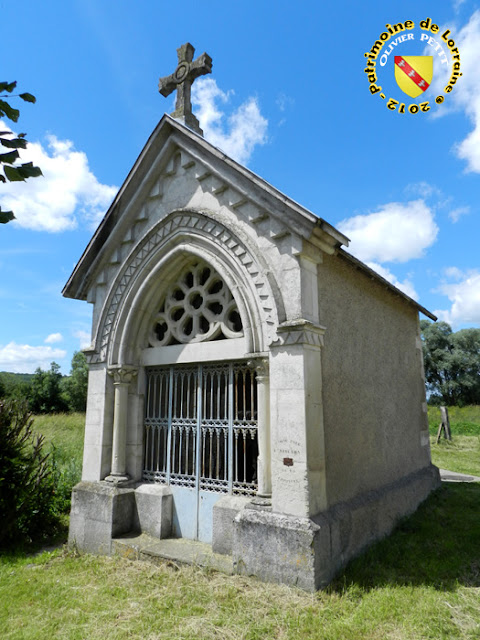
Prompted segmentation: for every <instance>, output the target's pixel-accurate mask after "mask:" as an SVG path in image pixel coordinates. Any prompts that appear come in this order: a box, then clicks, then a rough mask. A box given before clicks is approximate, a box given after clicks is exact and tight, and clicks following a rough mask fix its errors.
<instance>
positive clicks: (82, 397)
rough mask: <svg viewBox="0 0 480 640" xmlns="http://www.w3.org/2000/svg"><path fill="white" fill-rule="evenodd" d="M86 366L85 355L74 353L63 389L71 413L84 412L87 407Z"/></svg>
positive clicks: (78, 352)
mask: <svg viewBox="0 0 480 640" xmlns="http://www.w3.org/2000/svg"><path fill="white" fill-rule="evenodd" d="M87 386H88V365H87V359H86V357H85V354H84V353H83V352H82V351H75V353H74V354H73V358H72V368H71V370H70V377H69V378H65V379H64V383H63V388H64V393H65V396H66V399H67V402H68V406H69V408H70V409H71V410H72V411H85V408H86V406H87Z"/></svg>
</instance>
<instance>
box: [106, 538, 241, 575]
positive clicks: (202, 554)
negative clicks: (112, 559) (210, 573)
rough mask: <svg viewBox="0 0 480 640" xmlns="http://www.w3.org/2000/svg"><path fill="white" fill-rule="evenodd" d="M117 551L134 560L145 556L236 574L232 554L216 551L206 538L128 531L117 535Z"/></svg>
mask: <svg viewBox="0 0 480 640" xmlns="http://www.w3.org/2000/svg"><path fill="white" fill-rule="evenodd" d="M112 542H113V552H114V553H115V554H116V555H119V556H121V557H123V558H128V559H130V560H144V561H148V562H152V563H153V564H160V563H163V562H170V563H174V564H180V565H181V564H188V565H194V566H199V567H205V568H208V569H214V570H215V571H220V572H222V573H226V574H229V575H232V574H233V572H234V571H233V559H232V557H231V556H225V555H221V554H220V553H214V552H213V551H212V547H211V545H209V544H206V543H205V542H198V541H197V540H187V539H186V538H166V539H164V540H160V539H158V538H154V537H152V536H149V535H148V534H146V533H127V534H125V535H123V536H120V537H118V538H114V539H113V540H112Z"/></svg>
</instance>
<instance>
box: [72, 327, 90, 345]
mask: <svg viewBox="0 0 480 640" xmlns="http://www.w3.org/2000/svg"><path fill="white" fill-rule="evenodd" d="M73 335H74V337H75V338H78V339H79V341H80V349H86V348H87V347H89V346H90V344H91V342H92V338H91V336H90V332H89V331H83V330H82V329H79V330H78V331H74V332H73Z"/></svg>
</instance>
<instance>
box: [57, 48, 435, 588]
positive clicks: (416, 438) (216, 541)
mask: <svg viewBox="0 0 480 640" xmlns="http://www.w3.org/2000/svg"><path fill="white" fill-rule="evenodd" d="M193 52H194V50H193V47H191V45H188V44H187V45H183V47H180V49H179V50H178V57H179V63H178V66H177V69H176V71H175V73H174V74H172V76H169V77H167V78H162V79H161V80H160V92H161V93H162V94H163V95H168V94H169V93H170V92H171V91H173V90H174V89H177V104H176V110H175V111H174V113H173V114H172V116H168V115H164V116H163V118H162V119H161V120H160V122H159V124H158V125H157V127H156V128H155V130H154V131H153V133H152V135H151V136H150V138H149V140H148V141H147V143H146V145H145V147H144V149H143V151H142V152H141V154H140V156H139V157H138V159H137V160H136V162H135V164H134V166H133V168H132V169H131V171H130V173H129V175H128V176H127V178H126V180H125V182H124V184H123V185H122V187H121V188H120V190H119V192H118V194H117V196H116V198H115V200H114V201H113V203H112V205H111V207H110V208H109V210H108V211H107V213H106V215H105V217H104V219H103V221H102V222H101V224H100V226H99V227H98V229H97V231H96V232H95V234H94V235H93V238H92V239H91V241H90V243H89V245H88V247H87V248H86V250H85V252H84V254H83V255H82V257H81V259H80V261H79V262H78V264H77V266H76V267H75V270H74V272H73V273H72V275H71V277H70V279H69V280H68V283H67V284H66V286H65V289H64V292H63V293H64V295H65V296H66V297H69V298H76V299H78V300H86V301H87V302H89V303H91V304H92V305H93V326H92V343H91V346H90V347H89V348H88V349H87V350H86V355H87V359H88V362H89V386H88V404H87V415H86V427H85V449H84V463H83V475H82V481H81V482H80V483H79V484H78V485H77V486H76V487H75V488H74V491H73V500H72V512H71V524H70V536H69V540H70V543H71V544H75V545H76V547H77V548H78V549H79V550H83V551H89V552H94V553H106V554H109V553H112V552H113V550H114V542H115V539H116V538H119V537H121V536H122V535H124V534H130V535H132V532H137V533H139V534H145V535H148V536H151V538H152V539H157V540H158V539H167V538H187V539H189V540H198V541H201V542H204V543H208V544H210V545H211V547H212V549H213V552H215V553H219V554H225V555H227V556H230V557H231V560H232V563H233V564H232V566H233V568H234V571H236V572H238V573H243V574H247V575H256V576H258V577H260V578H262V579H265V580H271V581H277V582H285V583H287V584H292V585H298V586H300V587H302V588H304V589H307V590H315V589H318V588H320V587H322V586H325V585H326V584H328V582H329V581H330V580H331V579H332V578H333V576H334V575H335V573H336V572H338V570H339V569H340V568H341V567H342V566H344V565H345V564H346V562H347V561H348V560H349V559H350V558H352V557H353V556H355V555H357V554H358V553H359V552H360V551H361V550H362V549H364V548H365V547H366V546H367V545H368V544H369V543H371V542H372V541H373V540H375V539H378V538H380V537H382V536H385V535H386V534H388V533H389V532H390V531H391V530H392V528H393V527H394V525H395V523H396V521H397V520H398V519H399V518H400V517H402V516H404V515H406V514H408V513H411V512H413V511H414V510H415V509H416V508H417V506H418V505H419V503H420V502H422V501H423V500H424V499H425V498H426V497H427V496H428V494H429V493H430V491H432V490H433V489H434V488H436V487H437V486H438V484H439V475H438V470H437V469H436V467H434V466H432V464H431V461H430V448H429V434H428V422H427V405H426V399H425V385H424V377H423V361H422V345H421V340H420V331H419V318H418V315H419V312H421V313H423V314H424V315H426V316H428V317H429V318H432V319H435V318H434V316H432V314H430V313H429V312H428V311H427V310H426V309H424V308H423V307H421V306H419V305H418V304H417V303H416V302H415V301H413V300H412V299H410V298H409V297H408V296H406V295H405V294H404V293H402V292H401V291H399V290H398V289H396V288H395V287H394V286H393V285H391V284H390V283H389V282H387V281H386V280H384V279H383V278H382V277H380V276H379V275H378V274H376V273H375V272H374V271H372V270H371V269H370V268H368V267H367V266H366V265H365V264H363V263H362V262H360V261H359V260H357V259H356V258H354V257H353V256H352V255H350V254H349V253H347V252H346V250H345V248H346V247H348V239H347V238H346V237H345V236H344V235H343V234H342V233H340V232H339V231H337V230H336V229H335V228H334V227H333V226H331V225H330V224H328V222H326V221H325V220H324V219H323V218H321V217H319V216H318V215H316V214H314V213H311V212H310V211H308V210H306V209H304V208H303V207H302V206H300V205H299V204H297V203H296V202H294V201H292V200H290V199H289V198H288V197H287V196H285V195H284V194H283V193H281V192H280V191H278V190H277V189H275V188H274V187H273V186H272V185H270V184H268V183H267V182H265V181H264V180H262V179H261V178H260V177H259V176H257V175H255V174H254V173H252V172H251V171H249V170H248V169H247V168H245V167H243V166H241V165H240V164H238V163H237V162H235V161H234V160H232V159H231V158H229V157H228V156H226V155H225V153H223V152H222V151H221V150H220V149H218V148H216V147H214V146H213V145H211V144H210V143H209V142H208V141H207V140H205V139H204V138H203V136H202V132H201V130H200V127H199V125H198V121H197V120H196V118H195V116H194V115H193V114H192V112H191V103H190V86H191V83H192V82H193V80H194V79H195V78H196V77H198V76H199V75H203V74H204V73H209V72H210V71H211V59H210V57H209V56H208V55H207V54H203V56H200V57H199V58H198V59H197V60H195V61H194V60H193Z"/></svg>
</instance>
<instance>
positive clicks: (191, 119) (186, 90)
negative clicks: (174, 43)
mask: <svg viewBox="0 0 480 640" xmlns="http://www.w3.org/2000/svg"><path fill="white" fill-rule="evenodd" d="M194 53H195V49H194V47H193V46H192V45H191V44H190V43H189V42H187V43H186V44H182V46H181V47H179V48H178V49H177V56H178V65H177V68H176V69H175V71H174V72H173V73H172V74H171V75H169V76H165V77H164V78H160V80H159V82H158V90H159V91H160V93H161V94H162V96H165V97H167V96H169V95H170V94H171V93H172V91H174V90H175V89H176V90H177V101H176V103H175V111H174V112H173V113H171V114H170V115H171V116H172V118H175V119H176V120H180V122H183V124H186V125H187V127H190V129H193V130H194V131H196V132H197V133H199V134H200V135H203V131H202V130H201V129H200V123H199V122H198V119H197V118H196V117H195V116H194V115H193V113H192V100H191V91H192V83H193V81H194V80H195V79H196V78H198V77H199V76H204V75H205V74H207V73H212V59H211V57H210V56H209V55H208V53H202V55H201V56H198V58H197V59H196V60H193V54H194Z"/></svg>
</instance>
